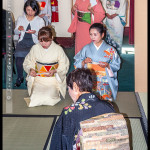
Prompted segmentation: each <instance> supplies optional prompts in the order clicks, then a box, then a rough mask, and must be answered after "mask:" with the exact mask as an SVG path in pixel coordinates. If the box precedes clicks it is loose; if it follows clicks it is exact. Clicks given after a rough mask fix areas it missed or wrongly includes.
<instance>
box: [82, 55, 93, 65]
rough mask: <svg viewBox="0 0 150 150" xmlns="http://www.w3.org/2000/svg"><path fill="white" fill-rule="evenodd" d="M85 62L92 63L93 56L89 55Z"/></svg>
mask: <svg viewBox="0 0 150 150" xmlns="http://www.w3.org/2000/svg"><path fill="white" fill-rule="evenodd" d="M84 62H85V64H87V63H91V62H92V59H91V58H89V57H87V58H86V59H85V60H84Z"/></svg>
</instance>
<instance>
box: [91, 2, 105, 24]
mask: <svg viewBox="0 0 150 150" xmlns="http://www.w3.org/2000/svg"><path fill="white" fill-rule="evenodd" d="M93 10H94V23H100V22H102V20H103V19H104V18H105V10H104V8H103V6H102V4H101V2H100V1H98V2H97V5H95V6H94V7H93Z"/></svg>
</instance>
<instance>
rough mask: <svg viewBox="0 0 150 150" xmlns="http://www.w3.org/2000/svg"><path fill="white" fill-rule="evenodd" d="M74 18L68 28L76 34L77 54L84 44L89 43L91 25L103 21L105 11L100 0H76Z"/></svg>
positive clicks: (73, 9) (73, 8) (73, 11)
mask: <svg viewBox="0 0 150 150" xmlns="http://www.w3.org/2000/svg"><path fill="white" fill-rule="evenodd" d="M71 11H72V13H73V14H74V18H73V20H72V23H71V25H70V27H69V29H68V32H70V33H74V32H75V33H76V34H75V54H77V53H78V52H79V51H80V50H81V49H82V48H83V46H85V45H86V44H89V43H90V42H91V39H90V37H89V27H90V25H91V24H93V23H96V22H99V23H100V22H102V20H103V19H104V17H105V11H104V9H103V7H102V4H101V2H100V0H95V1H94V0H76V2H75V4H74V6H73V7H72V10H71Z"/></svg>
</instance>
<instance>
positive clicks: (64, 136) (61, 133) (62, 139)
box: [50, 93, 115, 150]
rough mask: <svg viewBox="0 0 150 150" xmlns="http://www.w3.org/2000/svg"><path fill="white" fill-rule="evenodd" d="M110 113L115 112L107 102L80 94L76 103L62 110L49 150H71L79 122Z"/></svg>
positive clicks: (90, 94)
mask: <svg viewBox="0 0 150 150" xmlns="http://www.w3.org/2000/svg"><path fill="white" fill-rule="evenodd" d="M112 112H115V111H114V108H113V106H112V105H111V104H110V103H109V102H107V101H102V100H100V99H98V98H97V97H96V95H94V94H92V93H86V94H82V95H81V96H80V97H79V98H78V100H77V101H76V103H73V104H72V105H70V106H68V107H65V108H64V109H63V111H62V113H61V115H60V117H59V119H58V121H57V122H56V125H55V127H54V131H53V135H52V139H51V145H50V150H73V147H75V145H76V141H77V135H78V132H79V131H80V122H81V121H83V120H86V119H89V118H91V117H94V116H98V115H102V114H105V113H112Z"/></svg>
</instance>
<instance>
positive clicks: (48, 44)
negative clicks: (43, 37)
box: [40, 40, 52, 49]
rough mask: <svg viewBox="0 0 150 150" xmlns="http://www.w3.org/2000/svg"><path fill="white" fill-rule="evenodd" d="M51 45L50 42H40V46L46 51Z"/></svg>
mask: <svg viewBox="0 0 150 150" xmlns="http://www.w3.org/2000/svg"><path fill="white" fill-rule="evenodd" d="M51 43H52V40H51V41H40V44H41V46H42V47H43V48H44V49H48V48H49V46H50V45H51Z"/></svg>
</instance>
